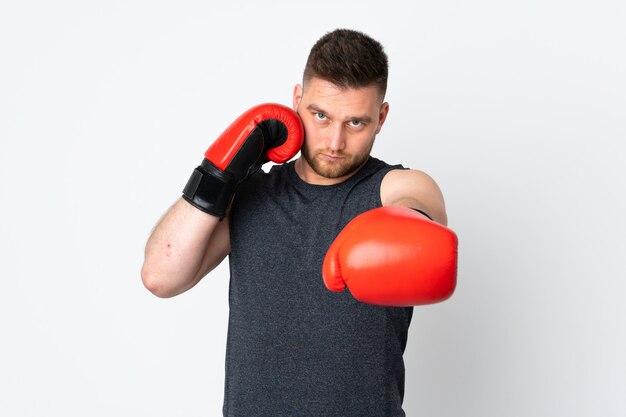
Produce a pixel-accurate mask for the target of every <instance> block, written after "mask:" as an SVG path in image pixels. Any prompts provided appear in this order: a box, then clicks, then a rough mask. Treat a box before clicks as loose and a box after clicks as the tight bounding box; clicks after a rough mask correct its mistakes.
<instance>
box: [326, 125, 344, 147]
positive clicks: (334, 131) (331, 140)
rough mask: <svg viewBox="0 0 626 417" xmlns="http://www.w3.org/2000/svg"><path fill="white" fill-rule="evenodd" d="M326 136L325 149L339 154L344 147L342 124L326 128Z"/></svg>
mask: <svg viewBox="0 0 626 417" xmlns="http://www.w3.org/2000/svg"><path fill="white" fill-rule="evenodd" d="M326 134H327V136H326V147H327V148H328V149H329V150H331V151H333V152H340V151H342V150H343V149H344V148H345V147H346V135H345V130H344V127H343V125H342V124H339V123H336V124H333V125H331V126H328V128H327V131H326Z"/></svg>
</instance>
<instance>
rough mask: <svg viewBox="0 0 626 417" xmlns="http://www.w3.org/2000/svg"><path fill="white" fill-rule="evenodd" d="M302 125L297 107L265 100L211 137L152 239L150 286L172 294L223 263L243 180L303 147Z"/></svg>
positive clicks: (144, 274)
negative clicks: (235, 200)
mask: <svg viewBox="0 0 626 417" xmlns="http://www.w3.org/2000/svg"><path fill="white" fill-rule="evenodd" d="M303 130H304V129H303V127H302V122H301V121H300V119H299V118H298V115H297V114H296V113H295V112H294V111H293V110H291V109H289V108H287V107H285V106H281V105H277V104H262V105H259V106H255V107H253V108H251V109H250V110H248V111H247V112H244V113H243V114H242V115H241V116H239V118H238V119H236V120H235V121H234V122H233V123H232V124H231V125H230V126H229V127H228V128H227V129H226V130H225V131H224V133H222V134H221V135H220V136H219V137H218V138H217V140H215V142H213V144H212V145H211V146H210V147H209V148H208V149H207V150H206V152H205V153H204V160H203V161H202V163H201V164H200V165H199V166H198V167H197V168H196V169H195V170H194V171H193V173H192V175H191V178H190V179H189V181H188V182H187V185H186V186H185V188H184V189H183V198H182V199H180V200H178V201H177V202H176V203H175V204H174V205H173V206H172V207H171V208H170V209H169V211H168V212H167V213H166V214H165V216H164V217H163V219H162V220H161V221H160V222H159V224H158V225H157V226H156V228H155V229H154V231H153V232H152V235H151V236H150V238H149V239H148V243H147V244H146V252H145V259H144V264H143V267H142V269H141V278H142V281H143V283H144V285H145V286H146V288H148V289H149V290H150V291H151V292H152V293H154V294H155V295H157V296H159V297H173V296H175V295H178V294H180V293H182V292H185V291H187V290H188V289H190V288H191V287H193V286H194V285H196V284H197V283H198V281H200V279H202V277H203V276H205V275H206V274H207V273H208V272H210V271H211V270H213V269H214V268H215V267H216V266H217V265H219V263H220V262H221V261H222V260H223V259H224V258H225V257H226V255H227V254H228V253H229V252H230V237H229V230H228V219H227V218H226V213H227V210H228V208H229V206H230V203H231V202H232V199H233V197H234V195H235V192H236V191H237V188H238V187H239V184H241V182H242V181H244V180H246V178H248V176H250V175H251V174H253V173H254V172H256V171H257V170H259V169H260V168H261V165H262V164H263V163H265V162H267V161H268V160H271V161H273V162H277V163H283V162H285V161H287V160H289V159H290V158H291V157H293V156H294V155H295V154H296V153H297V152H298V150H299V149H300V147H301V146H302V141H303V138H304V134H303ZM220 219H223V221H221V222H220Z"/></svg>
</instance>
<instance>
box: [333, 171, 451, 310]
mask: <svg viewBox="0 0 626 417" xmlns="http://www.w3.org/2000/svg"><path fill="white" fill-rule="evenodd" d="M381 200H382V203H383V207H378V208H375V209H373V210H369V211H366V212H365V213H362V214H360V215H359V216H357V217H355V218H354V219H352V221H350V223H348V225H347V226H346V227H345V228H344V229H343V230H342V231H341V232H340V233H339V235H338V236H337V238H336V239H335V240H334V242H333V243H332V245H331V246H330V248H329V249H328V252H326V256H325V258H324V264H323V266H322V276H323V278H324V283H325V284H326V287H327V288H328V289H329V290H331V291H343V290H344V289H345V287H346V286H347V287H348V288H349V289H350V292H351V294H352V296H353V297H355V298H356V299H357V300H360V301H363V302H365V303H371V304H376V305H384V306H415V305H424V304H432V303H438V302H441V301H444V300H446V299H447V298H449V297H450V296H451V295H452V293H453V292H454V289H455V287H456V273H457V246H458V241H457V237H456V234H455V233H454V232H453V231H452V230H450V229H448V228H447V227H446V226H445V224H446V222H447V217H446V211H445V206H444V202H443V197H442V195H441V191H440V190H439V187H437V185H436V184H435V182H434V181H433V180H432V179H431V178H430V177H429V176H427V175H426V174H424V173H423V172H420V171H408V170H394V171H390V172H389V173H388V174H387V175H386V176H385V178H383V182H382V184H381ZM411 209H417V210H418V211H422V212H424V213H426V214H427V215H428V216H430V217H432V220H430V219H428V217H427V216H425V215H424V214H422V213H419V212H418V211H415V210H411Z"/></svg>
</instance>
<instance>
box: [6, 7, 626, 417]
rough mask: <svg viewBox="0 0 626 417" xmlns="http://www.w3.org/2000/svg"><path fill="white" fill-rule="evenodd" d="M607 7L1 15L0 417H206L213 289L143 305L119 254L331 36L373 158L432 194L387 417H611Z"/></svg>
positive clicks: (612, 233)
mask: <svg viewBox="0 0 626 417" xmlns="http://www.w3.org/2000/svg"><path fill="white" fill-rule="evenodd" d="M224 3H226V2H224ZM296 4H297V5H296ZM625 4H626V3H624V2H623V1H618V0H615V1H609V0H604V1H591V0H589V1H576V0H569V1H565V0H563V1H545V0H544V1H540V0H530V1H497V0H493V1H489V0H475V1H461V0H459V1H449V0H443V1H418V2H416V3H415V4H413V5H409V4H408V2H406V4H403V5H397V4H395V2H393V1H387V2H372V1H365V0H359V1H356V0H354V1H347V2H339V1H325V0H320V1H317V2H307V3H302V4H300V2H292V1H275V2H271V5H269V4H265V3H264V2H253V1H249V2H236V1H232V2H228V5H226V4H223V3H221V2H220V3H217V2H216V3H215V4H214V3H213V2H208V1H206V2H201V1H195V2H192V1H177V2H173V1H172V2H165V1H131V0H124V1H122V0H120V1H107V2H104V1H102V2H97V1H78V0H77V1H68V0H62V1H13V2H9V1H8V0H7V1H3V2H2V6H0V141H1V146H0V210H1V211H0V260H1V264H0V265H1V269H0V274H1V281H0V282H1V283H2V292H1V295H0V297H1V302H0V332H1V335H2V339H1V343H0V353H1V354H0V415H3V416H20V417H21V416H64V417H67V416H81V417H82V416H112V415H119V416H152V417H157V416H218V415H221V405H222V398H223V378H224V345H225V335H226V320H227V313H228V309H227V291H228V270H227V265H226V264H223V265H221V266H220V267H219V269H218V270H217V271H216V272H215V273H214V274H213V275H212V276H209V277H207V278H206V279H205V280H204V281H202V282H201V283H200V284H199V285H198V286H197V287H196V288H194V289H193V290H192V291H190V292H188V293H186V294H183V295H181V296H179V297H177V298H174V299H169V300H162V299H158V298H156V297H154V296H153V295H151V294H150V293H149V292H148V291H147V290H145V289H144V288H143V286H142V284H141V282H140V276H139V271H140V268H141V264H142V261H143V247H144V244H145V240H146V238H147V237H148V234H149V233H150V231H151V229H152V227H153V225H154V224H155V223H156V222H157V220H158V219H159V218H160V216H161V215H162V214H163V213H164V212H165V210H166V209H167V207H168V206H169V205H170V204H171V203H172V202H173V201H174V200H175V199H176V198H177V197H178V196H179V195H180V191H181V190H182V187H183V186H184V184H185V182H186V181H187V178H188V176H189V174H190V173H191V171H192V170H193V168H194V167H195V166H196V165H197V164H198V163H199V162H200V160H201V159H202V153H203V152H204V150H205V148H206V147H207V146H208V145H209V144H210V142H211V141H212V140H213V138H215V137H216V136H217V135H218V134H219V133H221V131H222V130H223V129H224V127H226V126H227V125H228V123H230V121H232V120H233V119H234V118H235V117H236V116H238V115H239V114H240V113H241V112H242V111H243V110H245V109H247V108H248V107H250V106H252V105H255V104H258V103H260V102H266V101H274V102H280V103H284V104H287V105H290V104H291V93H292V89H293V86H294V85H295V83H297V82H299V81H300V77H301V72H302V69H303V66H304V62H305V59H306V56H307V54H308V51H309V49H310V47H311V46H312V45H313V43H314V42H315V40H317V38H318V37H320V36H321V35H323V34H324V33H325V32H327V31H330V30H332V29H335V28H337V27H349V28H353V29H358V30H362V31H365V32H367V33H369V34H370V35H372V36H373V37H375V38H377V39H378V40H380V41H381V42H382V43H383V44H384V45H385V47H386V50H387V53H388V55H389V59H390V64H391V68H390V83H389V91H388V96H387V99H388V101H389V102H390V104H391V112H390V115H389V118H388V120H387V123H386V125H385V127H384V129H383V131H382V132H381V134H380V135H379V136H378V139H377V144H376V146H375V147H374V155H375V156H378V157H380V158H383V159H385V160H387V161H388V162H390V163H403V164H404V165H405V166H409V167H412V168H417V169H421V170H424V171H426V172H428V173H429V174H430V175H431V176H433V177H434V178H435V179H436V180H437V181H438V183H439V185H440V186H441V188H442V189H443V191H444V194H445V196H446V202H447V207H448V214H449V218H450V226H451V227H452V228H453V229H454V230H456V232H457V233H458V235H459V239H460V248H459V249H460V259H459V262H460V264H459V277H458V279H459V285H458V289H457V292H456V293H455V295H454V296H453V298H452V299H450V300H449V301H448V302H446V303H443V304H439V305H435V306H429V307H423V308H418V309H416V311H415V316H414V322H413V324H412V327H411V333H410V340H409V345H408V347H407V351H406V355H405V356H406V363H407V384H406V398H405V408H406V410H407V413H408V415H409V416H418V415H427V416H459V415H463V416H476V417H484V416H493V417H501V416H508V417H514V416H532V417H537V416H591V415H597V416H624V415H626V400H625V399H624V392H625V389H626V355H625V354H624V352H626V335H625V333H626V306H625V303H624V296H625V295H626V284H625V283H624V282H625V279H626V267H625V266H624V262H623V260H622V258H623V255H624V253H625V252H626V251H625V249H626V246H625V244H624V235H625V233H626V227H625V222H624V215H625V213H626V197H625V196H624V188H625V185H626V168H625V167H624V160H625V158H624V150H625V146H624V139H625V138H626V122H625V116H626V82H625V75H626V58H625V56H626V54H625V52H624V51H625V49H624V48H625V46H624V45H626V30H625V28H624V27H625V22H626V6H625Z"/></svg>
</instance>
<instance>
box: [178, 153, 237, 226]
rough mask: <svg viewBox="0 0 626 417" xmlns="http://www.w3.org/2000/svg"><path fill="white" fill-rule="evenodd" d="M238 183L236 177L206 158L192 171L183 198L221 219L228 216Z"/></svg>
mask: <svg viewBox="0 0 626 417" xmlns="http://www.w3.org/2000/svg"><path fill="white" fill-rule="evenodd" d="M237 185H238V181H237V179H236V178H234V177H233V176H231V175H229V174H228V173H226V172H223V171H220V170H219V169H218V168H216V167H215V165H213V164H212V163H211V162H210V161H208V160H207V159H205V160H203V161H202V163H201V164H200V166H198V167H197V168H196V169H194V171H193V172H192V173H191V177H189V181H187V185H185V188H184V189H183V198H184V199H185V200H187V202H189V203H190V204H191V205H193V206H194V207H196V208H197V209H199V210H202V211H204V212H205V213H208V214H211V215H213V216H217V217H219V218H220V220H221V219H223V218H224V217H225V216H226V210H228V206H229V205H230V202H231V201H232V199H233V196H234V195H235V191H236V189H237Z"/></svg>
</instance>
